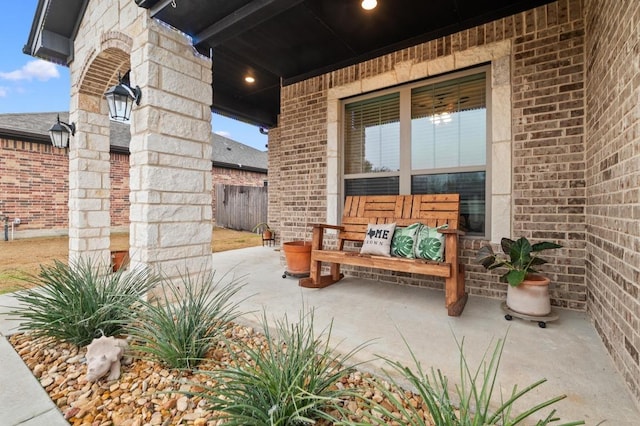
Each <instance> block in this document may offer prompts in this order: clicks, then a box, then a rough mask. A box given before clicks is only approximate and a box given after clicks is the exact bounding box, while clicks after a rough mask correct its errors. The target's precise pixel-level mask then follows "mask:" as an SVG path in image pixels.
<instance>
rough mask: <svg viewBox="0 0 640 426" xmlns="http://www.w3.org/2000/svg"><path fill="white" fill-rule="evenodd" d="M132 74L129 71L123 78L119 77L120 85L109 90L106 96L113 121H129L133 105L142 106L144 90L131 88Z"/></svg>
mask: <svg viewBox="0 0 640 426" xmlns="http://www.w3.org/2000/svg"><path fill="white" fill-rule="evenodd" d="M130 72H131V71H127V73H126V74H125V75H124V76H123V77H120V76H118V81H119V83H118V84H117V85H115V86H112V87H111V88H109V90H107V91H106V92H105V94H104V96H105V97H106V98H107V105H109V116H110V117H111V119H112V120H116V121H129V118H130V117H131V108H132V107H133V103H134V102H135V104H136V105H140V97H141V96H142V90H140V87H138V86H136V87H133V88H132V87H131V83H130V81H129V73H130Z"/></svg>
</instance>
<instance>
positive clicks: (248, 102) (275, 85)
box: [25, 0, 551, 127]
mask: <svg viewBox="0 0 640 426" xmlns="http://www.w3.org/2000/svg"><path fill="white" fill-rule="evenodd" d="M67 1H68V0H40V2H39V7H38V10H37V11H36V16H35V17H34V23H33V27H32V31H31V35H30V37H29V41H28V43H27V46H25V52H26V53H29V54H32V55H34V56H41V57H44V58H45V59H50V60H51V59H53V60H56V59H57V60H58V61H61V60H63V61H64V59H66V60H67V61H68V60H69V58H70V55H72V52H68V51H67V52H61V51H60V52H57V51H56V45H62V46H64V43H62V44H61V43H60V38H66V39H67V40H70V41H72V40H73V31H74V28H76V23H77V22H78V21H79V19H81V15H82V11H83V10H84V7H86V2H87V1H88V0H84V1H81V0H74V3H75V4H76V5H77V6H76V9H77V11H78V15H77V16H76V17H75V20H74V19H69V15H68V14H66V15H65V16H64V17H61V16H60V14H56V13H54V12H55V10H60V9H66V10H67V11H68V10H69V6H68V4H67ZM135 1H136V3H137V4H138V6H140V7H143V8H146V9H149V10H150V13H151V15H152V16H153V17H155V18H157V19H159V20H161V21H163V22H165V23H167V24H169V25H171V26H172V27H174V28H177V29H179V30H181V31H182V32H184V33H186V34H188V35H190V36H191V37H192V38H193V42H194V45H195V47H196V49H197V50H198V51H199V52H200V53H202V54H203V55H206V56H210V55H211V56H212V58H213V73H214V75H213V93H214V95H213V100H212V107H211V108H212V110H213V111H215V112H218V113H220V114H223V115H227V116H230V117H234V118H238V119H241V120H243V121H247V122H250V123H252V124H257V125H261V126H265V127H272V126H274V125H275V124H276V120H277V115H278V114H279V112H280V86H281V85H288V84H291V83H294V82H297V81H301V80H303V79H305V78H309V77H312V76H316V75H319V74H323V73H326V72H329V71H333V70H336V69H339V68H342V67H344V66H348V65H352V64H355V63H358V62H361V61H363V60H367V59H371V58H373V57H376V56H379V55H382V54H385V53H389V52H391V51H394V50H397V49H401V48H404V47H408V46H411V45H415V44H417V43H420V42H424V41H428V40H431V39H434V38H438V37H442V36H444V35H447V34H451V33H454V32H456V31H460V30H463V29H467V28H471V27H474V26H476V25H479V24H482V23H486V22H490V21H492V20H495V19H498V18H502V17H505V16H509V15H512V14H514V13H518V12H522V11H524V10H528V9H532V8H534V7H537V6H540V5H543V4H546V3H550V2H551V1H550V0H429V1H425V0H379V1H378V7H377V8H376V9H374V10H372V11H364V10H363V9H362V8H361V7H360V0H135ZM47 11H49V12H51V13H47ZM63 19H64V20H67V21H68V22H67V23H66V24H65V22H63ZM38 34H46V35H47V37H48V38H50V39H51V40H55V41H56V45H54V44H53V43H47V41H46V40H44V41H43V40H42V37H39V36H38ZM52 34H55V35H57V36H60V37H52ZM38 37H39V38H38ZM67 46H68V45H67ZM67 49H68V47H67ZM57 50H60V49H57ZM56 55H57V56H56ZM246 75H251V76H253V77H254V78H255V82H254V83H253V84H247V83H246V82H245V81H244V77H245V76H246Z"/></svg>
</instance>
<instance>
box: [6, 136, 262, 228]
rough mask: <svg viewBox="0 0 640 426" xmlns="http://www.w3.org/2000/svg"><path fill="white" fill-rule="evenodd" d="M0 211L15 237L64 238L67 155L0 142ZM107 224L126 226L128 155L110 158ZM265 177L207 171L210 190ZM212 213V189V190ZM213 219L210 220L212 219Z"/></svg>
mask: <svg viewBox="0 0 640 426" xmlns="http://www.w3.org/2000/svg"><path fill="white" fill-rule="evenodd" d="M0 170H1V171H2V173H0V194H2V196H1V197H0V213H1V214H2V215H7V216H8V217H9V220H11V221H12V220H13V219H15V218H19V219H20V221H21V223H20V225H18V226H17V227H15V228H14V237H15V238H25V237H40V236H52V235H61V234H66V233H67V230H68V227H69V206H68V203H69V156H68V153H67V150H66V149H59V148H54V147H53V146H51V144H49V143H42V142H28V141H21V140H14V139H0ZM109 175H110V179H111V198H110V203H111V208H110V216H111V226H112V227H116V228H122V227H127V226H129V207H130V203H129V155H128V154H123V153H117V152H112V153H111V154H110V173H109ZM266 177H267V175H266V174H265V173H258V172H252V171H247V170H235V169H227V168H224V167H212V174H211V179H212V184H213V185H212V186H214V187H215V184H216V183H225V184H228V185H245V186H263V185H264V181H265V179H266ZM212 195H213V204H212V208H213V209H214V213H215V205H216V204H215V203H216V200H215V189H214V190H213V191H212ZM214 221H215V219H214Z"/></svg>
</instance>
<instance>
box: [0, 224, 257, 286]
mask: <svg viewBox="0 0 640 426" xmlns="http://www.w3.org/2000/svg"><path fill="white" fill-rule="evenodd" d="M260 244H262V238H261V237H260V235H258V234H254V233H251V232H244V231H235V230H233V229H225V228H214V229H213V242H212V244H211V250H212V251H213V252H216V253H217V252H222V251H226V250H235V249H239V248H244V247H254V246H259V245H260ZM128 248H129V234H113V235H111V250H127V249H128ZM68 256H69V239H68V238H67V237H52V238H28V239H23V240H13V241H0V294H2V293H8V292H11V291H16V290H19V289H21V288H24V287H25V286H27V287H28V286H29V283H28V282H26V281H25V279H26V278H28V277H29V276H31V275H37V274H38V272H40V265H52V264H53V261H54V260H55V259H58V260H61V261H63V262H66V260H67V258H68Z"/></svg>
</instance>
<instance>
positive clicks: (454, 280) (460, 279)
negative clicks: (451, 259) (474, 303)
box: [445, 265, 467, 317]
mask: <svg viewBox="0 0 640 426" xmlns="http://www.w3.org/2000/svg"><path fill="white" fill-rule="evenodd" d="M456 269H457V271H455V272H456V273H454V274H452V276H451V277H449V278H446V279H445V302H446V307H447V313H448V314H449V316H451V317H458V316H460V315H461V314H462V311H463V310H464V306H465V304H466V303H467V293H466V292H465V289H464V266H463V265H458V268H456Z"/></svg>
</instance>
